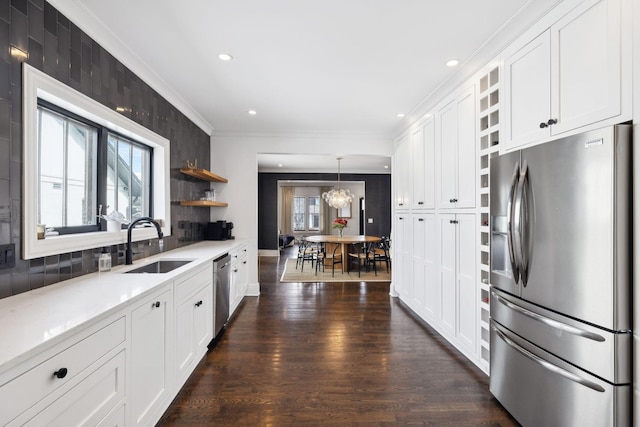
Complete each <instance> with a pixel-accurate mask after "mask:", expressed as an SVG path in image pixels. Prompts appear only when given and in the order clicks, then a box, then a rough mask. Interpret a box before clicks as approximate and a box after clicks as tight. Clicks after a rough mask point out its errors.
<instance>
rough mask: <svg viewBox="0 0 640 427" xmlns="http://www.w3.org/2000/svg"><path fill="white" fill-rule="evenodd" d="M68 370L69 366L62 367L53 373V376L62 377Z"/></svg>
mask: <svg viewBox="0 0 640 427" xmlns="http://www.w3.org/2000/svg"><path fill="white" fill-rule="evenodd" d="M68 372H69V371H68V370H67V368H60V369H58V370H57V371H55V372H54V373H53V376H54V377H56V378H60V379H62V378H64V377H66V376H67V373H68Z"/></svg>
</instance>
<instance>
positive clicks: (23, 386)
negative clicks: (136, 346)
mask: <svg viewBox="0 0 640 427" xmlns="http://www.w3.org/2000/svg"><path fill="white" fill-rule="evenodd" d="M124 340H125V318H124V317H121V318H120V319H118V320H116V321H115V322H113V323H111V324H109V325H107V326H105V327H104V328H102V329H100V330H98V331H96V332H94V333H93V334H91V335H89V336H87V337H85V338H84V339H82V340H80V341H78V342H76V343H72V345H71V346H68V347H66V348H65V345H68V344H69V343H68V342H67V343H63V344H61V345H60V350H61V351H60V352H59V353H57V354H56V355H54V356H53V357H51V358H50V359H48V360H45V361H44V362H42V363H40V364H39V365H37V366H35V367H33V368H32V369H29V370H27V371H25V372H24V373H22V374H20V375H19V376H17V377H15V378H14V379H12V380H11V381H9V382H7V383H6V384H4V385H2V386H0V424H1V425H4V424H6V423H7V422H9V421H11V420H13V419H14V418H15V417H17V416H18V415H20V414H21V413H23V412H24V411H25V410H27V409H29V408H30V407H32V406H33V405H35V404H36V403H37V402H39V401H40V400H41V399H42V398H44V397H46V396H47V395H50V394H51V393H53V392H54V391H56V390H57V389H58V388H60V387H61V386H63V385H64V384H67V383H68V382H69V381H71V380H73V379H74V378H76V377H77V376H78V375H79V374H80V373H81V372H82V371H84V370H85V369H86V368H87V367H89V366H90V365H91V364H93V363H95V362H96V361H97V360H98V359H100V358H101V357H102V356H104V355H105V354H107V353H108V352H109V351H110V350H112V349H113V348H115V347H116V346H117V345H118V344H120V343H122V342H124ZM65 370H66V374H65ZM56 372H57V373H58V376H60V377H62V378H58V377H57V376H56ZM85 375H86V374H85Z"/></svg>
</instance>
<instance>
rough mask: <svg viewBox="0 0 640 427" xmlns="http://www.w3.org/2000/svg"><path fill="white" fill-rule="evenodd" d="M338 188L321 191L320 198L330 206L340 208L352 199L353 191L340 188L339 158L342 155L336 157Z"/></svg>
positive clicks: (349, 203)
mask: <svg viewBox="0 0 640 427" xmlns="http://www.w3.org/2000/svg"><path fill="white" fill-rule="evenodd" d="M337 160H338V189H337V190H335V189H332V190H330V191H327V192H324V193H322V198H323V199H324V201H325V202H327V204H328V205H329V206H331V207H332V208H336V209H342V208H346V207H347V206H349V205H351V202H352V201H353V193H352V192H351V191H349V190H344V189H341V188H340V160H342V157H338V158H337Z"/></svg>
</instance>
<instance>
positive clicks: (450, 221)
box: [449, 219, 458, 224]
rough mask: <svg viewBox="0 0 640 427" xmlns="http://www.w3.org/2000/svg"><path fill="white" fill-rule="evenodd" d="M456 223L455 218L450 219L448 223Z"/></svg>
mask: <svg viewBox="0 0 640 427" xmlns="http://www.w3.org/2000/svg"><path fill="white" fill-rule="evenodd" d="M457 223H458V220H456V219H450V220H449V224H457Z"/></svg>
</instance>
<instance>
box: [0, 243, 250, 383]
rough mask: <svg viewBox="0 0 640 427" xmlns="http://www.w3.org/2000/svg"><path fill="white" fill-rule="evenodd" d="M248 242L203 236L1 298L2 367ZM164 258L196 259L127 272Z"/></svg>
mask: <svg viewBox="0 0 640 427" xmlns="http://www.w3.org/2000/svg"><path fill="white" fill-rule="evenodd" d="M243 243H246V240H243V239H237V240H226V241H204V242H199V243H196V244H193V245H189V246H184V247H181V248H178V249H174V250H171V251H167V252H163V253H161V254H158V255H154V256H151V257H148V258H144V259H141V260H136V261H134V262H133V265H120V266H116V267H114V268H112V269H111V271H109V272H105V273H92V274H86V275H84V276H80V277H77V278H74V279H70V280H65V281H62V282H59V283H56V284H54V285H50V286H45V287H43V288H40V289H34V290H32V291H29V292H24V293H21V294H18V295H14V296H11V297H7V298H3V299H0V330H1V332H0V372H3V371H5V370H7V369H10V368H12V367H13V366H15V365H16V364H18V363H21V362H23V361H25V360H27V359H29V358H30V357H32V356H33V355H34V354H37V353H39V352H41V351H42V350H44V349H45V348H49V347H51V346H53V345H56V344H57V343H59V342H61V341H62V340H64V339H65V338H67V337H68V336H70V335H72V334H73V333H74V332H75V331H77V330H78V329H79V328H81V327H85V326H88V325H90V324H92V323H95V322H97V321H99V320H101V319H103V318H105V317H107V316H109V315H110V314H112V313H115V312H117V311H119V310H121V309H123V308H124V307H126V306H127V305H129V304H131V303H134V302H136V301H137V300H138V299H140V298H141V297H143V296H144V295H146V294H148V293H150V292H153V290H154V289H156V288H157V287H159V286H161V285H163V284H165V283H167V282H170V281H172V280H173V279H175V278H176V277H178V276H180V275H182V274H184V273H186V272H188V271H189V270H190V269H192V268H195V267H198V266H201V265H202V264H204V263H207V262H211V261H212V260H213V259H215V258H217V257H218V256H220V255H222V254H224V253H226V252H229V251H230V250H232V249H233V248H235V247H238V246H240V245H242V244H243ZM159 259H193V260H194V261H193V262H190V263H189V264H186V265H184V266H182V267H180V268H177V269H175V270H173V271H171V272H169V273H163V274H122V273H123V272H125V271H128V270H132V269H134V268H137V267H140V266H141V265H144V264H148V263H151V262H154V261H157V260H159Z"/></svg>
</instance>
